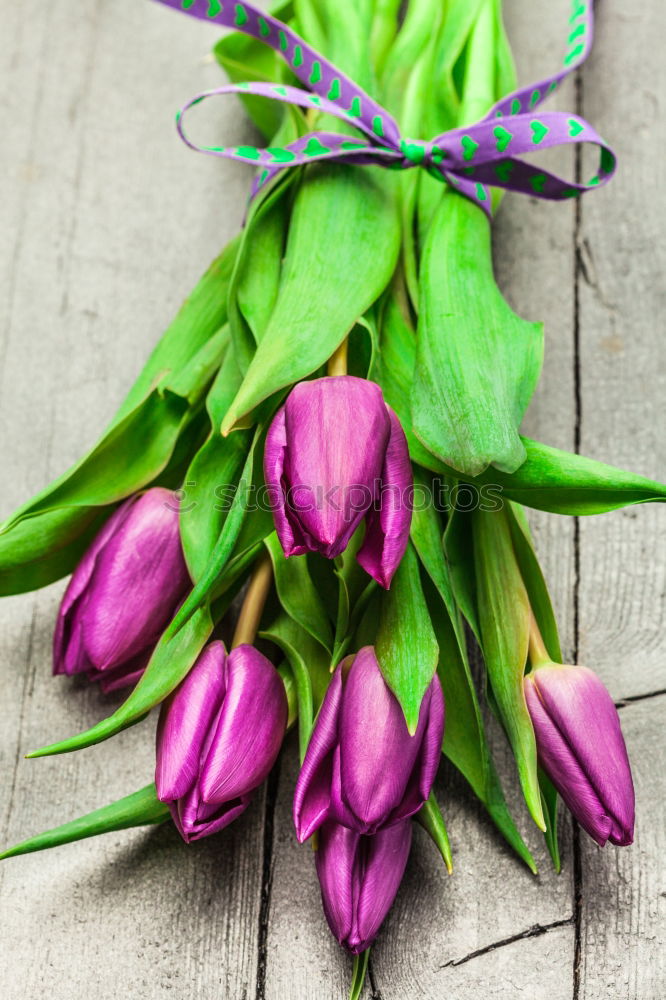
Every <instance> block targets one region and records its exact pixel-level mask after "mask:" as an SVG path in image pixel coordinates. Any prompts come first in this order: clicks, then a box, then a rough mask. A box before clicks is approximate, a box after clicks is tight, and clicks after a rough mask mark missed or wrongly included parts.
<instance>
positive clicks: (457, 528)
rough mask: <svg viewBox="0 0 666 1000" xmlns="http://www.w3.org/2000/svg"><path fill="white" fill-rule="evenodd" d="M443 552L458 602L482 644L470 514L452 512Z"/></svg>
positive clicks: (457, 511)
mask: <svg viewBox="0 0 666 1000" xmlns="http://www.w3.org/2000/svg"><path fill="white" fill-rule="evenodd" d="M444 551H445V554H446V562H447V566H448V570H449V576H450V579H451V586H452V588H453V592H454V594H455V598H456V604H457V605H458V607H459V608H460V610H461V612H462V613H463V615H464V617H465V620H466V622H467V624H468V625H469V627H470V628H471V630H472V632H473V633H474V637H475V639H476V641H477V642H478V643H479V645H480V644H481V626H480V625H479V612H478V604H477V593H476V573H475V569H474V540H473V537H472V519H471V515H470V514H468V513H465V512H464V511H461V510H453V511H452V512H451V514H450V516H449V520H448V523H447V526H446V531H445V532H444Z"/></svg>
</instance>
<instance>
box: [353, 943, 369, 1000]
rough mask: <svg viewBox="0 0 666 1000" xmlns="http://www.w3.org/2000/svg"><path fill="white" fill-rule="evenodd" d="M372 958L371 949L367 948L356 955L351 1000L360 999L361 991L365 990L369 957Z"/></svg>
mask: <svg viewBox="0 0 666 1000" xmlns="http://www.w3.org/2000/svg"><path fill="white" fill-rule="evenodd" d="M369 958H370V949H369V948H366V950H365V951H362V952H361V954H360V955H354V971H353V972H352V983H351V987H350V990H349V1000H360V998H361V993H362V992H363V987H364V986H365V977H366V975H367V972H368V959H369Z"/></svg>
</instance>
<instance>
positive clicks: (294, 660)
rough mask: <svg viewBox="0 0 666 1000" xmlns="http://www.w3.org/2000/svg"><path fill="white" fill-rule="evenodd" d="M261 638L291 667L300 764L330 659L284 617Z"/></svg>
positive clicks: (294, 622)
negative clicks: (273, 644) (281, 653)
mask: <svg viewBox="0 0 666 1000" xmlns="http://www.w3.org/2000/svg"><path fill="white" fill-rule="evenodd" d="M260 635H261V637H262V638H263V639H270V640H271V642H274V643H275V644H276V645H277V646H279V647H280V649H281V650H282V652H283V653H284V655H285V656H286V657H287V660H288V662H289V666H290V667H291V670H292V674H293V678H294V684H295V687H296V700H297V703H298V742H299V748H300V754H301V761H302V760H303V757H304V756H305V751H306V750H307V747H308V743H309V741H310V734H311V732H312V723H313V719H314V715H315V712H316V711H317V709H318V708H319V706H320V705H321V703H322V701H323V698H324V695H325V693H326V688H327V687H328V684H329V681H330V679H331V674H330V671H329V663H330V657H329V656H328V654H327V652H326V650H325V649H324V647H323V646H322V645H321V643H319V642H317V641H316V639H314V638H313V637H312V636H311V635H310V633H309V632H306V630H305V629H304V628H302V627H301V626H300V625H299V624H298V622H296V621H294V619H293V618H290V617H289V615H288V614H285V613H281V614H280V615H278V617H277V618H276V619H275V621H274V622H273V623H272V624H271V625H270V626H269V627H268V628H267V629H264V630H262V632H261V633H260Z"/></svg>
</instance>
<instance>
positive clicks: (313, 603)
mask: <svg viewBox="0 0 666 1000" xmlns="http://www.w3.org/2000/svg"><path fill="white" fill-rule="evenodd" d="M264 545H265V546H266V548H267V549H268V551H269V553H270V557H271V561H272V563H273V572H274V574H275V585H276V588H277V592H278V597H279V598H280V604H281V605H282V607H283V608H284V610H285V611H286V612H287V614H288V615H289V616H290V617H291V618H293V619H294V621H295V622H298V624H299V625H300V626H301V627H302V628H304V629H305V631H306V632H308V633H309V634H310V635H311V636H312V637H313V638H314V639H316V640H317V641H318V642H319V643H320V644H321V645H322V646H323V648H324V649H325V650H326V651H327V652H329V653H330V651H331V650H332V648H333V634H332V630H331V622H330V619H329V617H328V615H327V613H326V609H325V608H324V605H323V604H322V602H321V600H320V598H319V594H318V592H317V590H316V588H315V585H314V583H313V582H312V578H311V576H310V572H309V570H308V564H307V558H306V556H291V557H290V558H289V559H287V558H285V555H284V552H283V551H282V546H281V544H280V541H279V539H278V536H277V534H276V533H275V532H273V533H272V534H270V535H269V536H268V537H267V538H266V539H264Z"/></svg>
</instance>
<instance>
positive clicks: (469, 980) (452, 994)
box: [389, 926, 573, 1000]
mask: <svg viewBox="0 0 666 1000" xmlns="http://www.w3.org/2000/svg"><path fill="white" fill-rule="evenodd" d="M572 960H573V935H572V933H571V928H570V927H567V926H564V927H553V928H551V929H549V930H548V931H546V932H545V933H541V932H540V930H539V929H538V928H535V929H534V931H533V933H532V934H530V935H529V936H526V937H524V938H519V939H518V940H517V941H513V942H509V943H500V946H499V947H498V948H495V949H493V950H491V951H489V952H486V953H484V954H481V955H479V956H477V957H473V958H470V959H469V961H466V962H464V963H463V964H461V965H456V966H447V965H446V964H444V965H443V966H442V969H441V976H440V980H439V983H438V986H439V990H438V992H437V993H433V994H432V996H437V997H442V996H445V997H447V998H449V1000H472V998H474V1000H476V998H477V997H478V998H479V1000H522V998H523V997H530V998H531V997H539V998H540V997H547V998H548V1000H569V998H570V997H571V980H570V977H569V976H568V975H567V970H568V968H569V967H570V965H571V962H572ZM553 970H557V973H558V974H554V971H553ZM411 972H412V975H413V977H414V980H413V981H414V983H415V985H416V984H418V983H419V969H418V967H413V966H412V969H411ZM563 973H564V974H563ZM544 984H547V986H544ZM546 990H547V992H546ZM390 995H391V994H389V996H390ZM397 995H400V994H397ZM413 995H415V996H420V995H421V994H420V993H418V992H416V990H415V991H414V994H413Z"/></svg>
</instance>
